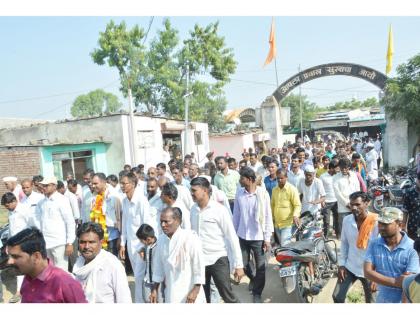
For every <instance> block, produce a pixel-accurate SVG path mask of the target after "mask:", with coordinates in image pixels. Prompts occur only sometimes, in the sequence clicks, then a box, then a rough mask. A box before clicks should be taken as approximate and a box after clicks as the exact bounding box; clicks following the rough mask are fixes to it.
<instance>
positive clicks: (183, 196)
mask: <svg viewBox="0 0 420 315" xmlns="http://www.w3.org/2000/svg"><path fill="white" fill-rule="evenodd" d="M180 167H181V166H180V165H177V166H175V167H173V168H172V175H173V176H174V178H175V181H174V182H173V184H174V185H175V187H176V188H177V190H178V199H179V200H180V201H181V202H183V203H184V205H185V207H186V208H187V209H191V207H192V206H193V204H194V202H193V200H192V197H191V193H190V182H189V181H187V180H186V179H185V178H184V177H183V176H182V170H181V168H180ZM182 228H185V227H184V226H182Z"/></svg>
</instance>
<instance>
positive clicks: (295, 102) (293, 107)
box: [281, 94, 319, 129]
mask: <svg viewBox="0 0 420 315" xmlns="http://www.w3.org/2000/svg"><path fill="white" fill-rule="evenodd" d="M281 106H282V107H290V128H299V129H300V98H299V95H295V94H290V95H288V96H286V97H285V98H284V99H283V100H282V102H281ZM318 110H319V108H318V107H317V106H316V104H315V103H312V102H310V101H309V100H308V96H307V95H302V124H303V128H309V127H310V122H309V121H310V120H312V119H314V118H315V114H316V112H317V111H318Z"/></svg>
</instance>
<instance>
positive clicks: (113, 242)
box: [108, 238, 118, 258]
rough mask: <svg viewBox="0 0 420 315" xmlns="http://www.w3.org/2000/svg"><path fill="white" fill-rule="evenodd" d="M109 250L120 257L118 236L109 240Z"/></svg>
mask: <svg viewBox="0 0 420 315" xmlns="http://www.w3.org/2000/svg"><path fill="white" fill-rule="evenodd" d="M108 251H109V252H110V253H112V254H114V255H115V256H116V257H117V258H118V238H116V239H113V240H111V241H109V242H108Z"/></svg>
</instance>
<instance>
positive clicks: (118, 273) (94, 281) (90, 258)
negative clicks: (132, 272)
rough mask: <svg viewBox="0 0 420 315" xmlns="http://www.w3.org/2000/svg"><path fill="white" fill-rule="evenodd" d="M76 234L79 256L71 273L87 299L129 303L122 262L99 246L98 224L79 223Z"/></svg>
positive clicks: (101, 236) (101, 301)
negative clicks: (80, 224)
mask: <svg viewBox="0 0 420 315" xmlns="http://www.w3.org/2000/svg"><path fill="white" fill-rule="evenodd" d="M77 237H78V239H79V251H80V254H81V256H79V258H78V259H77V261H76V263H75V265H74V267H73V274H74V275H75V277H76V279H77V280H78V281H79V282H80V283H81V284H82V287H83V291H84V292H85V296H86V299H87V300H88V302H89V303H131V292H130V288H129V287H128V280H127V275H126V274H125V270H124V267H123V265H122V264H121V262H120V261H119V260H118V258H117V257H115V256H114V255H112V254H111V253H110V252H107V251H105V250H103V249H102V239H103V238H104V230H103V229H102V227H101V226H100V225H99V224H98V223H93V222H87V223H83V225H82V226H81V227H80V229H79V231H78V233H77Z"/></svg>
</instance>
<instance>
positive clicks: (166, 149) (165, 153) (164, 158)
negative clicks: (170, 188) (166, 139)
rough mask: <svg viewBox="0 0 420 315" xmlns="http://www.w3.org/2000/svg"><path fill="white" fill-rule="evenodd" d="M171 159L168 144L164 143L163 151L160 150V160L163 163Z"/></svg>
mask: <svg viewBox="0 0 420 315" xmlns="http://www.w3.org/2000/svg"><path fill="white" fill-rule="evenodd" d="M170 159H171V154H170V153H169V146H168V145H164V146H163V152H162V160H161V161H163V163H165V164H168V162H169V161H170Z"/></svg>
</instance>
